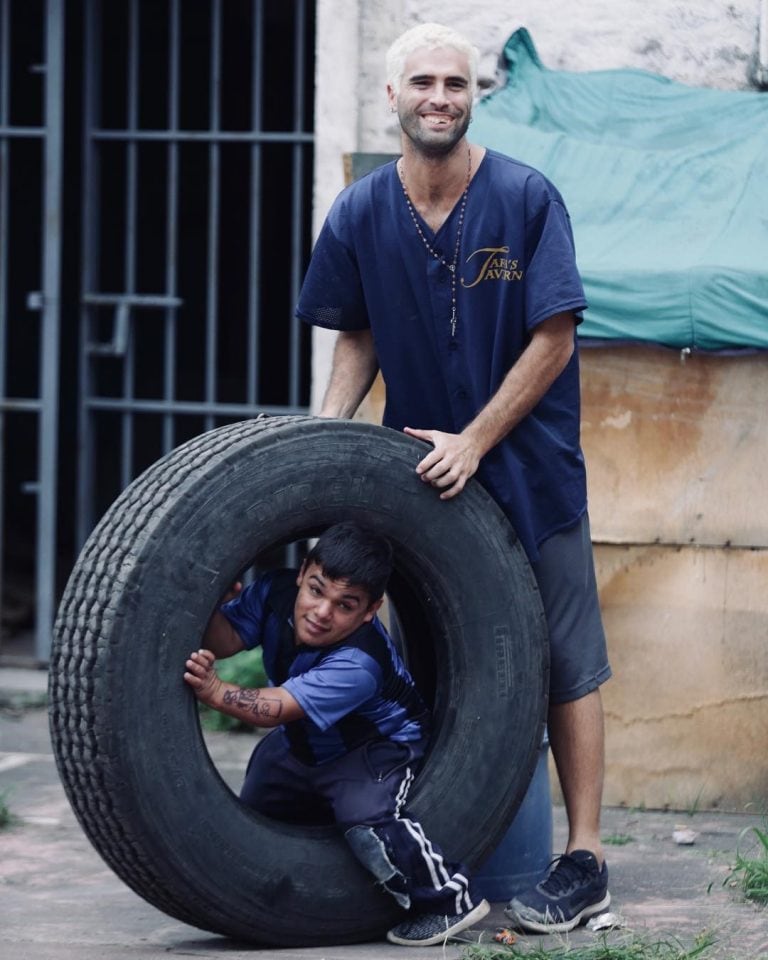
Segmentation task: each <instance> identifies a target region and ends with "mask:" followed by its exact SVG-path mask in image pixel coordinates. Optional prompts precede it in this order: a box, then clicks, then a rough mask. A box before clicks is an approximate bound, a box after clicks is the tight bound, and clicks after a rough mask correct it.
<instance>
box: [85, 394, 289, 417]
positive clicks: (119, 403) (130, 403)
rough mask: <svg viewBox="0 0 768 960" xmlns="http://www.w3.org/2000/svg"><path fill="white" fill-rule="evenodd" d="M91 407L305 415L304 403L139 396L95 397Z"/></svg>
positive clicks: (227, 414) (217, 414) (202, 413)
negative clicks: (250, 402) (253, 402)
mask: <svg viewBox="0 0 768 960" xmlns="http://www.w3.org/2000/svg"><path fill="white" fill-rule="evenodd" d="M88 407H89V409H90V410H108V411H112V412H120V411H134V412H136V413H174V414H185V415H186V414H194V415H196V416H203V417H204V416H207V415H209V414H210V415H211V416H214V417H230V416H233V417H240V416H243V417H254V416H256V415H257V414H259V413H266V414H269V415H272V416H295V415H296V414H303V415H306V413H307V408H306V407H305V406H295V407H293V406H290V405H288V404H285V405H283V404H263V403H259V404H249V403H214V404H210V403H205V402H204V401H202V400H201V401H196V400H171V401H165V400H143V399H138V398H136V397H93V398H92V399H91V400H90V401H89V402H88Z"/></svg>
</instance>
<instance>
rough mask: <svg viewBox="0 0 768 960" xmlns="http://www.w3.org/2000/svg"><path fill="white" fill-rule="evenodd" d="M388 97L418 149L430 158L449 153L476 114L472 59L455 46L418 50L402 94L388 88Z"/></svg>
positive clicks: (405, 75)
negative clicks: (470, 67) (471, 69)
mask: <svg viewBox="0 0 768 960" xmlns="http://www.w3.org/2000/svg"><path fill="white" fill-rule="evenodd" d="M387 95H388V97H389V103H390V106H392V107H394V108H396V110H397V113H398V117H399V119H400V126H401V127H402V128H403V132H404V133H405V135H406V136H407V137H408V138H409V139H410V141H411V143H412V144H413V145H414V147H416V149H417V150H419V151H421V152H423V153H425V154H428V155H430V156H440V155H443V154H446V153H449V152H450V151H451V150H452V149H453V147H455V145H456V144H457V143H458V142H459V140H461V138H462V137H463V136H464V134H465V133H466V132H467V127H468V126H469V121H470V117H471V114H472V91H471V88H470V76H469V60H468V58H467V56H466V54H463V53H459V51H458V50H454V49H453V48H452V47H440V48H438V49H436V50H429V49H428V48H426V47H422V48H421V49H419V50H414V52H413V53H411V54H410V55H409V56H408V58H407V60H406V61H405V69H404V71H403V77H402V79H401V81H400V89H399V91H398V92H397V93H395V91H394V90H393V89H392V87H391V86H387Z"/></svg>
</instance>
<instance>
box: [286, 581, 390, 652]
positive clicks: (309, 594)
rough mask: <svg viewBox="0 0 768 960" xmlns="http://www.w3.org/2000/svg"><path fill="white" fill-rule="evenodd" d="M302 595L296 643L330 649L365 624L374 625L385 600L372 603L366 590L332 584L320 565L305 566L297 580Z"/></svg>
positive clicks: (296, 616) (297, 609) (295, 613)
mask: <svg viewBox="0 0 768 960" xmlns="http://www.w3.org/2000/svg"><path fill="white" fill-rule="evenodd" d="M296 583H297V584H298V587H299V593H298V595H297V597H296V604H295V605H294V608H293V622H294V633H295V636H296V643H304V644H306V645H307V646H310V647H329V646H330V645H331V644H333V643H338V641H339V640H343V639H344V638H345V637H348V636H349V635H350V634H351V633H354V631H355V630H357V628H358V627H359V626H361V625H362V624H363V623H370V622H371V620H373V617H374V615H375V613H376V611H377V610H378V609H379V607H380V606H381V602H382V601H381V600H377V601H375V602H374V603H371V602H370V599H369V597H368V594H367V592H366V591H365V590H364V589H363V588H362V587H355V586H351V585H350V584H349V583H347V582H346V580H331V579H330V578H329V577H326V575H325V574H324V573H323V568H322V567H321V566H320V565H319V564H317V563H310V564H307V563H304V564H303V565H302V567H301V570H300V571H299V575H298V577H297V578H296Z"/></svg>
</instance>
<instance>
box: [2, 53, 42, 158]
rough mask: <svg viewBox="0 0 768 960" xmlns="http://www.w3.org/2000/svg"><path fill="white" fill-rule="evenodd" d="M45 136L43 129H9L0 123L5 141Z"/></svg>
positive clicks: (5, 57)
mask: <svg viewBox="0 0 768 960" xmlns="http://www.w3.org/2000/svg"><path fill="white" fill-rule="evenodd" d="M7 56H8V55H7V54H4V55H3V62H4V65H6V67H7ZM44 136H45V127H11V126H8V125H7V123H5V122H3V123H0V137H3V138H4V139H7V140H23V139H26V140H42V139H43V137H44Z"/></svg>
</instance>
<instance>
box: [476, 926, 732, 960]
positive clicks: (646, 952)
mask: <svg viewBox="0 0 768 960" xmlns="http://www.w3.org/2000/svg"><path fill="white" fill-rule="evenodd" d="M715 943H716V940H715V937H714V935H713V934H712V933H710V932H708V931H706V932H704V933H701V934H699V936H698V937H697V938H696V940H695V942H694V944H693V946H690V947H686V946H685V945H684V944H682V943H680V942H679V941H678V940H655V941H651V940H646V939H643V938H641V937H636V936H635V935H634V934H629V935H628V936H626V937H622V938H621V939H619V940H616V941H614V942H612V943H609V942H608V939H607V937H606V936H605V935H602V936H601V937H600V939H599V940H598V941H596V942H595V943H590V944H581V945H578V946H577V945H575V944H567V943H566V944H563V945H562V946H555V947H551V948H546V947H540V946H535V945H531V944H530V943H529V942H528V941H526V942H525V943H521V944H512V946H509V947H506V946H502V945H490V944H489V945H484V944H473V945H472V946H469V947H467V948H466V950H465V951H464V952H463V953H462V955H461V956H462V960H512V958H514V957H525V958H526V960H705V958H706V954H707V951H708V950H709V949H710V947H712V946H714V944H715Z"/></svg>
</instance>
